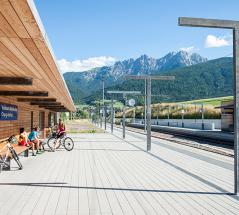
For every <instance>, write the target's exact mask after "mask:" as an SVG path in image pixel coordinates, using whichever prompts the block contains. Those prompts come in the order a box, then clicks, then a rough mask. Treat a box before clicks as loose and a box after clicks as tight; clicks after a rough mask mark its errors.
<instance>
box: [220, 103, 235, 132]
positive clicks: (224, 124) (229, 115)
mask: <svg viewBox="0 0 239 215" xmlns="http://www.w3.org/2000/svg"><path fill="white" fill-rule="evenodd" d="M217 108H221V113H222V116H221V129H222V131H227V132H228V131H229V132H233V130H234V119H233V112H234V102H233V101H228V100H227V101H223V102H222V105H221V106H220V107H217Z"/></svg>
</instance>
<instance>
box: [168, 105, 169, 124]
mask: <svg viewBox="0 0 239 215" xmlns="http://www.w3.org/2000/svg"><path fill="white" fill-rule="evenodd" d="M168 126H169V106H168Z"/></svg>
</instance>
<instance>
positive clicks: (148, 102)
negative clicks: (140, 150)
mask: <svg viewBox="0 0 239 215" xmlns="http://www.w3.org/2000/svg"><path fill="white" fill-rule="evenodd" d="M150 150H151V79H150V78H149V79H147V151H150Z"/></svg>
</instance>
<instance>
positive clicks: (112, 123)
mask: <svg viewBox="0 0 239 215" xmlns="http://www.w3.org/2000/svg"><path fill="white" fill-rule="evenodd" d="M113 131H114V100H113V98H112V99H111V133H113Z"/></svg>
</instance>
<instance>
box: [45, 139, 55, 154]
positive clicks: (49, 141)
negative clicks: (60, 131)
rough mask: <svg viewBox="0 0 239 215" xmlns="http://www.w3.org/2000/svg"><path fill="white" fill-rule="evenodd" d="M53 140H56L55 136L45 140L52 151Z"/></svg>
mask: <svg viewBox="0 0 239 215" xmlns="http://www.w3.org/2000/svg"><path fill="white" fill-rule="evenodd" d="M55 141H56V138H55V137H51V138H49V139H48V140H47V145H48V147H49V148H50V149H51V150H52V151H53V150H54V148H55Z"/></svg>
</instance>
